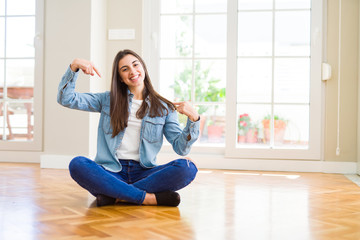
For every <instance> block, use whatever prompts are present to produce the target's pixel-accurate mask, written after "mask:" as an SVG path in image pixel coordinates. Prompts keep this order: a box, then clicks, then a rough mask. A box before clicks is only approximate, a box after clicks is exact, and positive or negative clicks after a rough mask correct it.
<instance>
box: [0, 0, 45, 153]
mask: <svg viewBox="0 0 360 240" xmlns="http://www.w3.org/2000/svg"><path fill="white" fill-rule="evenodd" d="M43 32H44V0H36V8H35V37H34V47H35V57H34V60H35V69H34V98H33V115H34V126H33V132H34V134H33V139H32V140H31V141H16V140H0V150H9V151H41V150H42V135H43V134H42V131H43V123H42V121H43V120H42V119H43V117H42V99H43V86H42V83H43V46H44V41H43ZM4 37H6V36H4Z"/></svg>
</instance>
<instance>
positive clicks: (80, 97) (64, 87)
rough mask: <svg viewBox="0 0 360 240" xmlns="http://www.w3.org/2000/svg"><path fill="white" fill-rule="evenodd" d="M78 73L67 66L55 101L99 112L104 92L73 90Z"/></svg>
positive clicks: (79, 108)
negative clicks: (79, 91)
mask: <svg viewBox="0 0 360 240" xmlns="http://www.w3.org/2000/svg"><path fill="white" fill-rule="evenodd" d="M78 75H79V72H73V71H72V70H71V68H70V66H69V67H68V68H67V70H66V72H65V74H64V75H63V77H62V78H61V81H60V84H59V87H58V94H57V102H58V103H59V104H61V105H62V106H64V107H68V108H71V109H77V110H83V111H90V112H100V111H101V106H102V104H101V102H102V99H103V98H104V96H103V95H104V94H105V93H78V92H75V85H76V79H77V78H78Z"/></svg>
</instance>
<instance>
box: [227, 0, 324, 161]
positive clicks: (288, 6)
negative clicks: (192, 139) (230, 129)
mask: <svg viewBox="0 0 360 240" xmlns="http://www.w3.org/2000/svg"><path fill="white" fill-rule="evenodd" d="M279 9H281V10H280V11H279ZM237 20H238V26H237V66H236V72H237V81H236V89H237V90H236V119H235V121H234V120H232V122H235V124H236V138H235V139H232V140H231V141H235V142H236V144H235V148H236V149H239V152H238V153H239V155H238V156H240V155H241V153H250V152H249V151H247V149H248V150H251V149H258V150H259V152H258V153H260V152H261V153H271V154H269V155H265V156H268V157H269V158H271V156H274V155H273V154H274V153H275V151H279V152H281V150H282V149H283V150H289V149H294V150H308V149H310V139H311V134H312V133H311V131H310V130H311V124H312V123H311V121H313V120H311V119H312V116H310V113H311V112H312V111H311V108H310V107H311V104H310V103H311V99H310V96H311V91H312V89H311V86H314V84H312V82H311V77H312V69H311V61H315V59H312V58H311V52H310V36H311V27H310V23H311V11H310V5H309V1H307V0H303V1H296V2H294V1H285V0H274V1H265V0H258V1H247V0H238V11H237ZM320 51H321V49H320ZM315 81H319V80H315ZM233 116H234V115H233ZM315 135H317V134H316V133H315ZM313 139H314V138H313ZM269 150H271V152H270V151H269ZM262 151H263V152H262ZM254 155H255V156H256V155H258V156H260V155H261V154H256V153H254ZM275 155H276V154H275Z"/></svg>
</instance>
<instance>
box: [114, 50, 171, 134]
mask: <svg viewBox="0 0 360 240" xmlns="http://www.w3.org/2000/svg"><path fill="white" fill-rule="evenodd" d="M128 54H131V55H133V56H134V57H136V58H137V59H138V60H139V61H140V63H141V65H142V67H143V68H144V72H145V79H144V85H145V87H144V91H143V100H144V101H143V102H142V104H141V106H140V108H139V110H138V111H137V112H136V117H137V118H139V119H142V118H144V117H145V115H146V113H147V112H148V113H149V117H160V116H164V114H168V110H167V108H166V107H165V106H164V105H163V103H162V102H164V103H165V104H167V106H168V108H169V109H171V110H173V111H174V110H175V109H176V107H175V105H174V104H173V103H172V102H170V101H169V100H167V99H166V98H164V97H162V96H160V95H159V94H158V93H157V92H156V91H155V89H154V87H153V86H152V84H151V81H150V77H149V73H148V71H147V69H146V65H145V63H144V60H143V59H142V58H141V57H140V56H139V55H138V54H136V53H135V52H134V51H132V50H129V49H125V50H122V51H120V52H118V54H117V55H116V56H115V59H114V63H113V69H112V79H111V90H110V119H111V126H112V127H113V132H112V137H115V136H116V135H118V134H119V132H121V131H122V130H124V129H125V128H126V127H127V123H128V118H129V102H128V86H127V85H126V84H125V83H124V82H123V81H122V80H121V77H120V72H119V62H120V60H121V59H122V58H123V57H125V56H126V55H128ZM146 98H149V101H150V109H149V106H148V104H147V103H146V101H145V99H146ZM165 112H166V113H165Z"/></svg>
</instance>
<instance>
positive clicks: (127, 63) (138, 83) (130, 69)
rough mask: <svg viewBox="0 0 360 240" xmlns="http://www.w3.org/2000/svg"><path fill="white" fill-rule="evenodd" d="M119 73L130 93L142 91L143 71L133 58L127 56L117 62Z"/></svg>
mask: <svg viewBox="0 0 360 240" xmlns="http://www.w3.org/2000/svg"><path fill="white" fill-rule="evenodd" d="M119 73H120V77H121V79H122V81H123V82H124V83H125V84H126V85H127V86H128V88H129V90H130V91H131V92H133V91H135V90H140V91H142V90H143V89H144V79H145V71H144V68H143V66H142V64H141V62H140V61H139V59H137V58H136V57H135V56H133V55H131V54H128V55H125V57H123V58H122V59H121V60H120V61H119Z"/></svg>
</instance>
